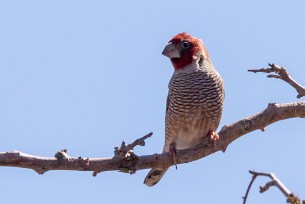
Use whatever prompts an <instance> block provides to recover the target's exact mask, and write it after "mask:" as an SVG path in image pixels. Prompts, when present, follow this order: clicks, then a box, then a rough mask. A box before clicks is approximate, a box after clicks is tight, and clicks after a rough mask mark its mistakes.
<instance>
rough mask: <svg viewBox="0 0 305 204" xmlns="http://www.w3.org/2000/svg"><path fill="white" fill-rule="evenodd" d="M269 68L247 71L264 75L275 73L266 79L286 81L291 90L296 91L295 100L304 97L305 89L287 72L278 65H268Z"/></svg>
mask: <svg viewBox="0 0 305 204" xmlns="http://www.w3.org/2000/svg"><path fill="white" fill-rule="evenodd" d="M268 65H269V66H270V68H261V69H249V70H248V71H249V72H254V73H256V72H264V73H275V74H269V75H267V77H268V78H276V79H282V80H284V81H286V82H287V83H288V84H290V85H291V86H292V87H293V88H295V89H296V91H297V92H298V95H297V98H301V97H303V96H305V87H303V86H302V85H301V84H299V83H298V82H296V81H295V80H293V79H292V78H291V76H290V75H289V74H288V72H287V70H286V69H285V68H284V67H282V66H279V65H275V64H270V63H269V64H268Z"/></svg>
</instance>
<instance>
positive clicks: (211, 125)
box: [144, 32, 225, 187]
mask: <svg viewBox="0 0 305 204" xmlns="http://www.w3.org/2000/svg"><path fill="white" fill-rule="evenodd" d="M162 54H163V55H164V56H166V57H168V58H169V59H170V61H171V63H172V65H173V67H174V72H173V75H172V77H171V79H170V81H169V85H168V89H169V91H168V96H167V102H166V114H165V142H164V146H163V151H162V153H167V152H170V153H171V155H172V158H173V160H174V164H175V155H176V151H177V150H181V149H187V148H190V147H193V146H195V145H198V144H200V143H201V142H202V141H203V138H205V137H210V138H211V140H212V141H214V144H215V141H216V140H217V139H219V136H218V134H217V133H216V129H217V128H218V126H219V123H220V119H221V116H222V112H223V104H224V95H225V94H224V83H223V80H222V78H221V76H220V75H219V73H218V72H217V70H216V69H215V68H214V66H213V64H212V61H211V58H210V56H209V54H208V52H207V50H206V48H205V46H204V43H203V41H202V40H201V39H199V38H196V37H193V36H191V35H189V34H187V33H186V32H182V33H179V34H177V35H175V36H174V37H172V38H171V39H170V40H169V42H168V44H167V45H166V46H165V48H164V50H163V52H162ZM168 168H169V167H166V168H165V169H161V168H153V169H151V170H150V172H149V173H148V174H147V176H146V178H145V180H144V184H146V185H147V186H149V187H150V186H153V185H155V184H157V183H158V182H159V181H160V180H161V178H162V177H163V175H164V174H165V172H166V171H167V170H168Z"/></svg>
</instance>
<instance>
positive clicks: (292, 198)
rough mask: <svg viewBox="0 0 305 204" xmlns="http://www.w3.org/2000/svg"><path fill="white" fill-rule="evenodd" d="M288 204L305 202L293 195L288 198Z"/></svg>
mask: <svg viewBox="0 0 305 204" xmlns="http://www.w3.org/2000/svg"><path fill="white" fill-rule="evenodd" d="M286 201H287V203H291V204H302V203H305V201H301V199H300V198H299V197H298V196H296V195H294V194H293V193H291V194H289V195H288V197H287V200H286Z"/></svg>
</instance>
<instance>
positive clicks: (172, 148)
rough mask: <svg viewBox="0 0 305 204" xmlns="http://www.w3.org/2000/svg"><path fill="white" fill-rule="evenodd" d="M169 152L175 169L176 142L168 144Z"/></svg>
mask: <svg viewBox="0 0 305 204" xmlns="http://www.w3.org/2000/svg"><path fill="white" fill-rule="evenodd" d="M169 153H170V155H171V157H172V159H173V162H174V165H175V167H176V169H177V161H176V154H177V149H176V143H175V142H172V143H170V145H169Z"/></svg>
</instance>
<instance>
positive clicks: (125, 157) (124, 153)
mask: <svg viewBox="0 0 305 204" xmlns="http://www.w3.org/2000/svg"><path fill="white" fill-rule="evenodd" d="M152 134H153V133H152V132H151V133H148V134H147V135H145V136H143V137H141V138H139V139H136V140H135V141H134V142H133V143H131V144H129V145H127V146H126V144H125V142H124V141H123V142H122V144H121V146H120V148H119V147H115V148H114V158H115V159H118V160H120V161H121V162H120V165H119V169H120V172H123V173H130V174H134V173H136V164H137V161H138V160H139V157H138V156H137V155H136V154H135V153H134V152H133V149H134V148H135V147H136V146H145V140H146V139H147V138H149V137H151V136H152Z"/></svg>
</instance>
